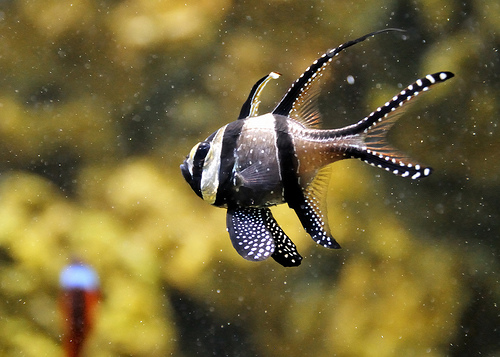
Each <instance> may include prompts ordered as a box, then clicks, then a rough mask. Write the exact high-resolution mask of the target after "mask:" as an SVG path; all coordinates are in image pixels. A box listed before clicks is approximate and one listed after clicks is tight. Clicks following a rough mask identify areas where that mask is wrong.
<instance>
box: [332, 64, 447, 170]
mask: <svg viewBox="0 0 500 357" xmlns="http://www.w3.org/2000/svg"><path fill="white" fill-rule="evenodd" d="M453 76H454V74H453V73H451V72H438V73H434V74H428V75H427V76H425V77H423V78H420V79H418V80H417V81H415V82H414V83H413V84H410V85H409V86H408V87H406V88H405V89H403V90H402V91H401V92H400V93H399V94H398V95H396V96H394V97H393V98H392V99H391V100H390V101H388V102H387V103H385V104H384V105H383V106H381V107H379V108H377V110H375V111H374V112H372V113H371V114H370V115H368V116H367V117H366V118H364V119H363V120H361V121H359V122H358V123H356V124H354V125H351V126H348V127H346V128H343V129H341V133H340V134H342V135H356V136H359V137H360V138H361V139H362V140H361V141H362V145H359V146H355V147H351V148H349V149H348V153H347V154H348V155H349V156H351V157H354V158H358V159H360V160H362V161H364V162H366V163H367V164H370V165H372V166H375V167H379V168H382V169H385V170H386V171H390V172H392V173H393V174H395V175H398V176H402V177H411V178H412V179H417V178H421V177H426V176H429V175H430V174H431V172H432V169H431V168H430V167H425V166H422V165H419V164H415V163H412V162H411V161H410V159H409V158H408V157H406V156H405V155H403V154H401V153H400V152H398V151H397V150H395V149H394V148H392V147H391V146H390V145H389V144H388V142H387V140H386V137H387V133H388V132H389V130H390V129H391V127H392V126H393V125H394V123H395V122H396V120H397V119H398V117H399V115H400V114H401V113H402V112H401V111H400V110H398V109H400V108H401V107H402V106H403V105H404V104H405V103H407V102H408V101H410V100H411V99H413V98H415V97H416V96H417V95H418V94H419V93H420V92H425V91H427V90H429V88H430V87H431V86H432V85H434V84H436V83H440V82H444V81H446V80H448V79H450V78H452V77H453Z"/></svg>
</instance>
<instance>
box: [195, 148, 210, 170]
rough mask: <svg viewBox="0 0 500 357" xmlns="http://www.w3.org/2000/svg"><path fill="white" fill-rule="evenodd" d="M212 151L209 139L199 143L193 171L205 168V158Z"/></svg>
mask: <svg viewBox="0 0 500 357" xmlns="http://www.w3.org/2000/svg"><path fill="white" fill-rule="evenodd" d="M209 151H210V143H209V142H208V141H202V142H201V143H199V144H198V148H197V149H196V153H195V154H194V157H193V173H194V172H195V171H197V170H200V171H201V170H202V169H203V164H204V163H205V159H206V157H207V155H208V152H209Z"/></svg>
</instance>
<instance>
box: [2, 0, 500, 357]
mask: <svg viewBox="0 0 500 357" xmlns="http://www.w3.org/2000/svg"><path fill="white" fill-rule="evenodd" d="M386 27H399V28H403V29H405V30H407V32H406V33H405V34H403V35H402V34H400V33H390V34H383V35H379V36H378V37H375V38H372V39H370V40H368V41H366V42H364V43H363V44H359V45H357V46H355V47H352V48H349V49H348V50H347V51H346V52H345V53H343V54H341V55H340V56H339V57H337V58H336V60H335V61H333V62H332V64H331V67H330V68H329V69H328V70H327V72H329V73H330V74H331V76H330V78H329V79H328V80H327V81H323V91H322V95H321V103H320V105H321V108H322V112H323V113H324V122H325V123H324V126H325V127H329V128H334V127H341V126H344V125H347V124H352V123H354V122H356V121H358V120H359V119H361V118H363V116H365V115H367V114H369V112H370V111H371V110H373V109H375V108H376V107H377V106H380V105H382V104H383V103H384V102H385V101H387V100H388V99H390V98H391V97H392V96H393V95H394V94H396V93H397V92H399V91H400V90H401V89H402V88H403V87H404V86H406V85H408V84H410V83H411V82H413V81H414V80H416V79H417V78H419V77H422V76H424V75H426V74H427V73H433V72H437V71H441V70H447V71H452V72H454V73H455V74H456V77H455V78H453V79H452V80H450V81H449V82H447V83H446V84H443V85H439V86H437V87H436V88H435V89H433V90H432V91H430V92H429V93H426V94H425V95H422V96H421V97H419V100H418V101H417V103H418V104H416V105H414V106H413V107H412V108H411V110H409V111H408V112H407V113H406V114H405V115H404V116H403V117H402V119H401V120H400V122H399V123H398V124H397V125H396V127H395V128H394V129H393V132H392V133H391V137H390V138H391V141H392V142H393V143H394V145H395V146H397V147H398V148H401V149H402V150H403V151H406V152H408V153H409V154H410V155H411V156H412V157H414V158H416V159H418V160H419V161H421V162H424V163H427V164H429V165H430V166H432V167H434V169H435V172H434V174H433V175H432V176H431V177H429V178H427V179H425V180H422V181H418V182H414V181H411V180H405V179H402V178H398V177H394V176H392V175H390V174H389V173H386V172H384V171H382V170H377V169H375V168H372V167H369V166H368V165H364V164H362V163H361V162H358V161H350V160H349V161H344V162H340V163H337V164H335V165H336V167H337V169H336V170H335V173H334V177H333V179H332V183H331V189H330V192H329V212H328V213H329V216H330V224H331V231H332V233H333V235H334V237H335V238H336V239H337V240H338V241H339V243H340V244H341V245H342V247H343V249H342V250H339V251H329V250H326V249H324V248H322V247H320V246H317V245H316V244H315V243H314V242H313V241H312V240H311V239H310V238H309V237H308V236H307V235H306V233H305V232H304V231H303V230H302V228H301V226H300V223H299V222H298V220H297V218H296V217H295V214H294V212H293V211H291V210H289V209H288V208H287V207H286V206H285V205H283V206H280V207H276V208H275V209H273V212H274V214H275V217H276V219H277V221H278V222H279V223H280V225H281V226H282V227H283V229H284V230H285V231H286V232H287V234H288V235H289V236H290V237H291V238H292V239H293V240H294V242H295V243H296V244H297V248H298V250H299V252H300V253H301V254H302V255H303V256H304V257H305V258H304V260H303V262H302V265H301V266H300V267H298V268H289V269H286V268H283V267H281V266H280V265H278V264H277V263H275V262H274V261H273V260H271V259H270V260H268V261H265V262H262V263H251V262H248V261H245V260H243V259H242V258H241V257H240V256H239V255H238V254H237V253H236V252H235V251H234V249H233V247H232V246H231V243H230V241H229V237H228V235H227V232H226V230H225V214H226V212H225V210H222V209H217V208H214V207H211V206H209V205H207V204H206V203H205V202H203V201H202V200H200V199H199V198H198V197H197V196H196V195H195V194H194V193H193V192H192V191H191V189H190V188H189V186H188V185H187V184H186V183H185V182H184V180H183V178H182V176H181V174H180V170H179V165H180V163H181V162H182V160H183V159H184V157H185V155H187V154H188V153H189V150H190V149H191V147H192V146H193V145H194V144H195V143H196V142H197V141H200V140H202V139H204V138H205V137H206V136H208V135H209V134H210V133H212V132H213V131H215V130H217V129H218V128H219V127H221V126H222V125H224V124H226V123H228V122H230V121H232V120H235V119H236V118H237V115H238V113H239V110H240V106H241V105H242V104H243V102H244V101H245V99H246V96H247V94H248V92H249V91H250V89H251V87H252V85H253V84H254V83H255V81H256V80H257V79H259V78H261V77H262V76H263V75H265V74H267V73H269V72H270V71H278V72H280V73H282V74H283V76H282V77H281V78H280V79H279V80H278V81H273V82H272V83H271V84H269V85H268V87H267V88H266V91H265V93H264V94H263V96H262V97H263V99H264V101H263V104H262V105H261V106H260V108H261V113H263V112H266V109H270V108H272V105H273V104H274V103H276V102H277V101H278V100H279V99H280V96H281V95H282V94H283V93H285V91H286V89H287V88H288V85H290V84H291V83H292V81H293V80H294V79H295V78H296V77H298V76H299V75H300V74H301V73H302V72H303V71H304V69H305V68H306V67H307V66H308V65H309V64H310V63H311V62H312V61H313V60H314V59H316V58H317V57H318V56H319V55H320V54H322V53H323V52H324V51H325V50H327V49H328V48H332V47H335V46H337V45H339V44H341V43H343V42H345V41H347V40H351V39H354V38H356V37H359V36H361V35H363V34H365V33H367V32H371V31H374V30H378V29H382V28H386ZM499 48H500V3H499V2H498V1H497V0H481V1H472V0H470V1H463V2H457V1H449V0H434V1H430V0H423V1H396V0H395V1H385V2H380V1H375V0H364V1H339V2H329V1H319V0H318V1H312V0H306V1H299V0H290V1H287V0H280V1H278V0H275V1H260V0H256V1H230V0H210V1H207V0H200V1H196V2H188V3H185V2H184V1H182V2H181V1H150V0H123V1H112V0H103V1H89V0H76V1H57V0H44V1H41V0H24V1H21V0H18V1H16V0H12V1H3V2H1V3H0V84H1V85H0V155H1V161H0V170H1V171H0V265H1V271H0V311H1V312H0V351H1V352H0V353H1V355H2V356H37V357H40V356H62V355H63V352H62V347H61V334H62V317H61V316H60V312H59V310H58V303H57V299H58V294H59V287H58V278H59V273H60V271H61V269H62V268H63V267H64V266H65V265H66V264H68V263H69V262H70V261H71V259H73V258H75V257H76V258H79V259H82V260H83V261H84V262H86V263H88V264H90V265H92V266H93V267H94V268H95V270H96V271H97V272H98V273H99V276H100V281H101V286H102V294H103V298H102V301H101V303H100V304H99V307H98V320H97V323H96V326H95V328H94V330H93V332H92V334H91V336H90V338H89V340H88V341H87V346H86V351H85V355H86V356H168V355H174V356H185V357H189V356H195V355H196V356H209V355H216V356H224V355H225V356H290V357H293V356H318V357H320V356H423V355H425V356H472V355H479V354H481V355H485V356H494V355H499V354H500V318H499V314H500V312H499V308H498V304H499V303H500V283H499V280H498V273H499V259H498V253H499V251H500V243H499V240H498V238H499V235H500V217H499V212H500V181H499V180H498V178H499V172H500V156H499V152H500V140H499V139H498V135H499V128H498V120H499V117H500V99H499V98H500V71H499V68H500V57H499ZM349 75H351V76H353V78H354V79H355V82H354V84H352V85H351V84H348V83H347V81H346V78H347V77H348V76H349Z"/></svg>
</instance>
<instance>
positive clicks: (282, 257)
mask: <svg viewBox="0 0 500 357" xmlns="http://www.w3.org/2000/svg"><path fill="white" fill-rule="evenodd" d="M227 231H228V233H229V237H230V238H231V243H232V244H233V247H234V248H235V249H236V251H237V252H238V254H240V255H241V256H242V257H243V258H245V259H247V260H251V261H261V260H265V259H267V258H269V257H270V256H272V257H273V259H274V260H275V261H276V262H278V263H279V264H281V265H283V266H297V265H300V261H301V260H302V257H301V256H300V255H299V253H298V252H297V250H296V248H295V244H293V242H292V241H291V240H290V238H288V237H287V235H286V234H285V232H283V230H282V229H281V228H280V226H279V225H278V223H277V222H276V220H275V219H274V217H273V216H272V214H271V210H270V209H269V208H237V209H228V211H227Z"/></svg>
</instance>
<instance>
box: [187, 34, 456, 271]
mask: <svg viewBox="0 0 500 357" xmlns="http://www.w3.org/2000/svg"><path fill="white" fill-rule="evenodd" d="M387 31H398V30H396V29H386V30H382V31H377V32H374V33H370V34H368V35H365V36H363V37H360V38H358V39H356V40H354V41H349V42H346V43H344V44H343V45H341V46H339V47H337V48H335V49H332V50H329V51H327V52H326V53H325V54H324V55H323V56H321V57H320V58H319V59H317V60H316V61H314V62H313V64H312V65H311V66H310V67H309V68H307V69H306V71H305V72H304V73H303V74H302V75H301V76H300V77H299V78H298V79H297V80H296V81H295V82H294V84H293V85H292V86H291V87H290V89H289V90H288V92H287V93H286V94H285V96H284V97H283V98H282V99H281V101H280V102H279V103H278V105H277V106H276V107H275V109H274V110H273V111H272V112H271V113H267V114H264V115H257V111H258V106H259V103H260V101H259V96H260V93H261V91H262V89H263V88H264V86H265V85H266V84H267V83H268V82H269V80H271V79H276V78H278V77H279V74H278V73H275V72H271V73H270V74H269V75H267V76H265V77H263V78H261V79H260V80H259V81H258V82H257V83H256V84H255V85H254V87H253V88H252V90H251V92H250V95H249V96H248V99H247V101H246V102H245V103H244V104H243V107H242V109H241V111H240V115H239V118H238V120H236V121H234V122H231V123H229V124H227V125H225V126H223V127H222V128H220V129H219V130H217V131H216V132H215V133H213V134H212V135H210V136H209V137H208V138H207V139H206V140H204V141H202V142H200V143H198V144H196V145H195V146H194V147H193V149H192V150H191V152H190V154H189V155H188V156H187V157H186V159H185V160H184V163H183V164H182V165H181V171H182V174H183V176H184V178H185V179H186V181H187V182H188V183H189V184H190V186H191V188H192V189H193V190H194V191H195V192H196V194H197V195H198V196H200V197H201V198H203V199H204V200H205V201H207V202H208V203H210V204H212V205H214V206H218V207H223V208H227V230H228V232H229V236H230V238H231V242H232V244H233V246H234V248H235V249H236V251H237V252H238V253H239V254H240V255H241V256H243V257H244V258H245V259H248V260H253V261H260V260H264V259H267V258H268V257H273V258H274V260H276V261H277V262H278V263H280V264H281V265H283V266H298V265H300V263H301V260H302V257H301V256H300V254H299V253H298V252H297V249H296V247H295V245H294V243H293V242H292V241H291V240H290V238H289V237H288V236H287V235H286V234H285V233H284V232H283V230H282V229H281V228H280V227H279V225H278V224H277V222H276V220H275V219H274V218H273V216H272V214H271V211H270V209H269V207H270V206H274V205H278V204H282V203H287V204H288V205H289V207H290V208H292V209H293V210H295V212H296V214H297V216H298V218H299V219H300V221H301V223H302V225H303V227H304V229H305V230H306V232H307V233H309V234H310V235H311V237H312V238H313V240H314V241H315V242H316V243H318V244H320V245H323V246H325V247H327V248H334V249H336V248H340V245H339V244H338V243H337V242H336V241H335V239H334V238H333V237H332V235H331V233H330V229H329V226H328V216H327V210H326V208H327V207H326V191H327V188H328V183H329V177H330V173H331V169H332V167H331V165H330V164H332V163H334V162H335V161H338V160H342V159H348V158H356V159H360V160H362V161H364V162H366V163H368V164H370V165H373V166H376V167H379V168H382V169H385V170H387V171H390V172H392V173H393V174H396V175H399V176H402V177H409V178H412V179H417V178H421V177H426V176H429V175H430V174H431V172H432V169H431V168H429V167H425V166H422V165H419V164H415V163H413V162H412V161H411V160H410V159H409V158H407V157H406V156H405V155H403V154H401V153H400V152H398V151H397V150H395V149H394V148H392V147H391V146H390V145H389V144H388V142H387V141H386V135H387V132H388V131H389V129H390V128H391V127H392V125H393V124H394V123H395V121H396V120H397V119H398V116H399V114H400V113H401V111H400V110H399V109H400V108H401V107H402V106H403V105H404V104H405V103H406V102H408V101H410V100H411V99H413V98H414V97H415V96H417V95H418V94H419V93H420V92H422V91H426V90H428V89H429V87H431V86H432V85H434V84H436V83H439V82H444V81H446V80H448V79H449V78H451V77H453V76H454V75H453V74H452V73H451V72H438V73H434V74H429V75H427V76H425V77H423V78H421V79H418V80H417V81H415V82H414V83H413V84H411V85H409V86H408V87H406V88H405V89H404V90H402V91H401V92H400V93H399V94H397V95H396V96H394V97H393V98H392V99H391V100H389V101H388V102H386V103H385V104H384V105H383V106H381V107H379V108H377V109H376V110H375V111H373V112H372V113H371V114H370V115H368V116H367V117H365V118H364V119H362V120H360V121H359V122H357V123H356V124H353V125H349V126H346V127H344V128H340V129H331V130H322V129H318V128H317V126H318V124H319V122H320V120H319V118H320V116H319V113H318V110H317V106H316V99H317V95H318V93H319V91H318V90H317V89H316V88H317V85H316V86H315V85H314V84H315V82H317V80H318V79H319V78H320V77H321V72H322V71H323V70H324V68H325V67H326V65H327V64H328V63H329V62H330V61H331V60H332V59H333V57H335V56H336V55H338V54H339V53H340V52H341V51H342V50H344V49H345V48H347V47H350V46H352V45H354V44H356V43H359V42H361V41H364V40H365V39H366V38H368V37H370V36H374V35H376V34H379V33H381V32H387Z"/></svg>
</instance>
